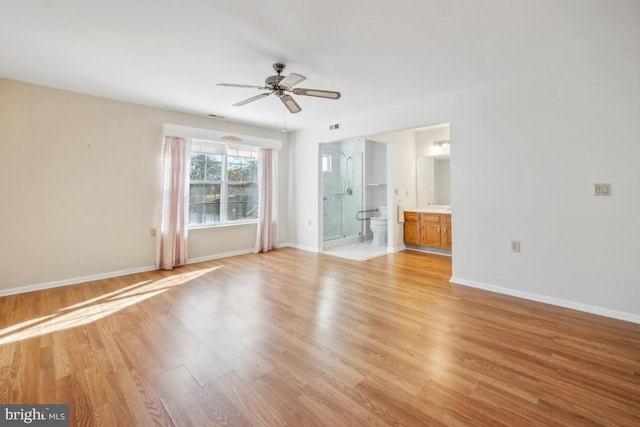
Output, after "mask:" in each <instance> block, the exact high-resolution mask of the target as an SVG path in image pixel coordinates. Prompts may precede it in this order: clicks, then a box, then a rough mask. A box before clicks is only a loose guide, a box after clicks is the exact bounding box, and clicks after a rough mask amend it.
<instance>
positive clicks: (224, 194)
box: [186, 138, 259, 230]
mask: <svg viewBox="0 0 640 427" xmlns="http://www.w3.org/2000/svg"><path fill="white" fill-rule="evenodd" d="M191 142H192V144H191V145H192V147H193V146H194V145H205V146H206V145H211V146H218V147H221V146H223V147H224V154H222V157H223V161H222V168H221V172H220V174H221V176H220V178H221V180H220V181H215V182H214V181H210V182H208V181H206V175H205V180H204V181H202V182H203V183H204V184H205V185H206V184H220V222H218V223H204V224H200V223H194V224H192V223H191V203H190V192H191V183H192V181H191V176H190V175H189V176H188V177H187V181H188V182H187V184H188V189H189V191H188V192H187V194H186V198H187V200H186V203H187V224H188V228H189V229H190V230H192V229H200V228H211V227H225V226H229V225H237V224H255V223H257V222H258V218H257V213H256V218H252V219H240V220H229V219H228V217H227V210H228V206H229V198H228V196H229V184H234V183H235V181H229V180H228V176H227V165H228V158H229V148H230V147H231V148H233V147H238V148H242V149H246V150H247V151H253V152H255V153H256V161H257V152H258V147H256V146H255V145H247V144H242V143H236V142H227V141H217V140H209V139H200V138H198V139H192V140H191ZM193 153H202V154H211V153H206V152H203V151H197V150H195V151H194V150H193V149H192V150H191V154H193ZM190 157H191V156H190ZM232 157H235V156H232ZM189 171H191V164H189ZM205 174H206V172H205ZM198 182H200V181H198ZM248 182H253V181H248ZM255 184H256V185H259V182H258V176H257V171H256V180H255ZM256 202H257V203H259V201H256Z"/></svg>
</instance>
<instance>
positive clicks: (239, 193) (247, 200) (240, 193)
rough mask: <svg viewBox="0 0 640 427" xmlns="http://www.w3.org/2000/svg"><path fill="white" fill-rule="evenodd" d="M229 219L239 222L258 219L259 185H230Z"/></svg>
mask: <svg viewBox="0 0 640 427" xmlns="http://www.w3.org/2000/svg"><path fill="white" fill-rule="evenodd" d="M228 193H229V194H228V205H227V219H228V220H229V221H238V220H244V219H254V218H257V217H258V185H257V184H255V183H250V184H229V186H228Z"/></svg>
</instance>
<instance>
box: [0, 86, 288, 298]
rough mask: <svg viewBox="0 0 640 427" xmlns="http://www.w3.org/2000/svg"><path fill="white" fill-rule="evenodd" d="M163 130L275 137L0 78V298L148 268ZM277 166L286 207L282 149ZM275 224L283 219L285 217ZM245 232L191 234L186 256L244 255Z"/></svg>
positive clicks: (248, 243) (251, 229)
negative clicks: (27, 288) (18, 290)
mask: <svg viewBox="0 0 640 427" xmlns="http://www.w3.org/2000/svg"><path fill="white" fill-rule="evenodd" d="M165 123H173V124H179V125H186V126H193V127H200V128H206V129H213V130H222V131H225V132H226V131H228V132H230V133H234V134H243V135H253V136H258V137H263V138H273V139H280V138H282V134H281V133H280V132H279V131H275V130H268V129H260V128H256V127H252V126H245V125H240V124H234V123H231V122H226V121H219V120H214V119H209V118H207V117H198V116H194V115H188V114H183V113H177V112H172V111H168V110H162V109H157V108H150V107H144V106H140V105H135V104H129V103H125V102H119V101H113V100H108V99H104V98H98V97H93V96H88V95H81V94H77V93H72V92H66V91H61V90H55V89H50V88H45V87H41V86H35V85H30V84H26V83H21V82H16V81H12V80H5V79H0V192H1V194H2V202H1V204H0V271H2V275H1V276H0V292H2V290H8V289H13V288H17V287H23V286H29V285H42V284H50V283H51V282H57V281H62V282H64V281H72V280H73V279H75V278H85V277H90V276H99V275H108V274H109V273H112V272H118V271H126V270H135V269H142V268H148V267H150V266H152V265H153V264H154V254H155V238H153V237H152V236H151V228H152V227H155V222H156V215H157V207H158V199H159V197H158V196H159V192H160V191H159V161H160V148H161V144H162V136H163V124H165ZM280 160H281V164H282V165H283V166H282V169H284V171H285V173H281V174H280V175H281V182H280V190H279V191H280V197H281V200H282V202H281V203H280V204H281V206H284V207H285V208H286V203H285V202H284V201H285V200H286V198H287V188H288V182H287V181H288V179H287V175H288V174H287V173H286V172H287V164H286V162H287V161H288V153H287V146H286V143H285V145H284V148H283V150H282V151H281V152H280ZM281 216H282V217H283V221H286V210H284V209H281ZM284 231H285V230H284V229H283V231H282V232H283V233H284ZM254 234H255V225H243V226H237V227H222V228H216V229H206V230H196V231H194V232H192V236H191V237H192V239H191V241H192V242H191V244H190V253H189V256H190V258H203V257H213V256H216V255H218V254H225V253H230V252H238V251H243V250H248V249H251V248H252V247H253V235H254ZM286 238H287V236H286V234H285V235H281V241H286Z"/></svg>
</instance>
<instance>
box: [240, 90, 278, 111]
mask: <svg viewBox="0 0 640 427" xmlns="http://www.w3.org/2000/svg"><path fill="white" fill-rule="evenodd" d="M271 93H272V92H269V93H261V94H260V95H256V96H252V97H251V98H248V99H245V100H244V101H240V102H236V103H235V104H233V107H239V106H241V105H244V104H248V103H250V102H253V101H257V100H258V99H261V98H264V97H265V96H269V95H271Z"/></svg>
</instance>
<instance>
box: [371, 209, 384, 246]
mask: <svg viewBox="0 0 640 427" xmlns="http://www.w3.org/2000/svg"><path fill="white" fill-rule="evenodd" d="M378 212H379V213H380V215H379V216H373V217H371V220H370V221H369V227H370V228H371V232H372V233H373V242H371V244H372V245H375V246H384V245H385V244H386V243H387V207H386V206H380V207H378Z"/></svg>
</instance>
